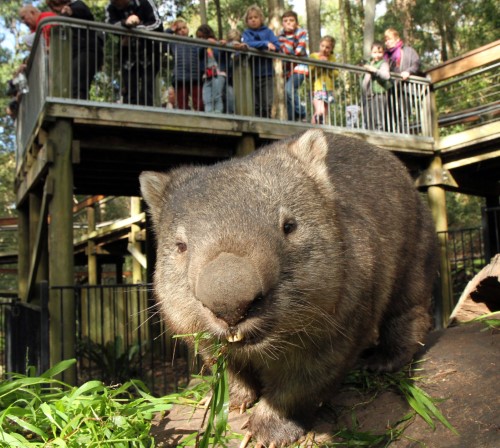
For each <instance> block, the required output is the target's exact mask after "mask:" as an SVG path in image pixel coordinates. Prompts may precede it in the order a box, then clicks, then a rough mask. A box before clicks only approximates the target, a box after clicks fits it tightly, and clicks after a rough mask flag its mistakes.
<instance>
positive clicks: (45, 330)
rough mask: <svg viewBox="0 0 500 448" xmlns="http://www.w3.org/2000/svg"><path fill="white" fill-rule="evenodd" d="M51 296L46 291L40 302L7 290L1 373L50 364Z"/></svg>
mask: <svg viewBox="0 0 500 448" xmlns="http://www.w3.org/2000/svg"><path fill="white" fill-rule="evenodd" d="M47 300H48V297H47V295H46V294H42V296H41V303H40V306H37V305H31V304H29V303H23V302H21V301H19V300H18V299H17V298H15V297H9V296H8V295H6V294H4V295H2V297H0V373H1V374H2V376H3V375H4V374H5V373H7V372H25V371H26V370H27V368H28V366H34V367H35V369H36V370H37V371H38V372H43V371H45V370H47V369H48V368H49V352H48V347H49V344H48V340H49V339H48V338H49V316H48V309H47Z"/></svg>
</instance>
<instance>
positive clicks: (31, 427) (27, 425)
mask: <svg viewBox="0 0 500 448" xmlns="http://www.w3.org/2000/svg"><path fill="white" fill-rule="evenodd" d="M7 418H10V419H11V420H12V421H14V422H15V423H17V424H18V425H19V426H20V427H21V428H23V429H25V430H26V431H29V432H33V433H35V434H37V435H39V436H40V437H41V438H42V439H44V440H47V439H48V438H49V436H48V435H47V434H46V433H45V432H44V431H43V430H41V429H40V428H37V427H36V426H35V425H32V424H31V423H29V422H26V421H24V420H21V419H20V418H18V417H16V416H15V415H7Z"/></svg>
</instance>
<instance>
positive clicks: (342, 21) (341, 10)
mask: <svg viewBox="0 0 500 448" xmlns="http://www.w3.org/2000/svg"><path fill="white" fill-rule="evenodd" d="M345 22H346V18H345V3H344V0H339V23H340V43H341V51H342V57H341V59H340V61H339V62H342V63H345V62H346V61H348V60H349V59H347V32H346V26H345Z"/></svg>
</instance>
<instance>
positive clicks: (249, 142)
mask: <svg viewBox="0 0 500 448" xmlns="http://www.w3.org/2000/svg"><path fill="white" fill-rule="evenodd" d="M253 151H255V138H254V137H253V135H250V134H243V135H242V137H241V139H240V140H239V141H238V144H237V146H236V154H235V155H236V157H245V156H247V155H248V154H251V153H252V152H253Z"/></svg>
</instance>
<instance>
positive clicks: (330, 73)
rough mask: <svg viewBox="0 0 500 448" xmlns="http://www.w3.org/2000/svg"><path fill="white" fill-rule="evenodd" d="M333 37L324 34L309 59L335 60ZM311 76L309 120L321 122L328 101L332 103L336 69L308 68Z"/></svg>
mask: <svg viewBox="0 0 500 448" xmlns="http://www.w3.org/2000/svg"><path fill="white" fill-rule="evenodd" d="M334 48H335V39H334V38H333V37H332V36H325V37H323V38H322V39H321V40H320V42H319V52H317V53H312V54H311V56H310V57H311V59H316V60H319V61H327V62H335V55H334V54H333V50H334ZM310 70H311V72H312V76H313V78H312V79H313V106H314V115H313V118H312V120H311V123H313V124H323V123H324V121H325V113H326V110H327V109H328V107H329V105H330V103H333V101H334V96H333V88H334V81H335V75H336V72H337V70H333V69H326V68H322V67H314V66H312V67H311V68H310Z"/></svg>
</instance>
